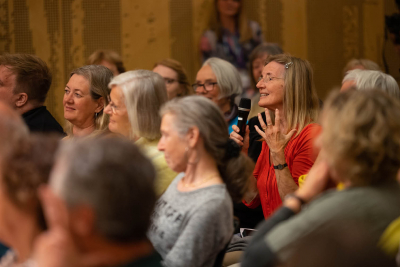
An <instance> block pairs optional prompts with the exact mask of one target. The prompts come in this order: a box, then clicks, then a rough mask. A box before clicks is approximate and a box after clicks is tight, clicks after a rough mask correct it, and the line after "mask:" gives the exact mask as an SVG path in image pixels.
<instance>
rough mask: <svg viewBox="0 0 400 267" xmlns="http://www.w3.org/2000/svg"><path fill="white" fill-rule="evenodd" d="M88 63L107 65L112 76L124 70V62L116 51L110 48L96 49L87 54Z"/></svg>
mask: <svg viewBox="0 0 400 267" xmlns="http://www.w3.org/2000/svg"><path fill="white" fill-rule="evenodd" d="M87 64H88V65H102V66H104V67H107V68H108V69H109V70H111V72H112V73H113V75H114V76H117V75H118V74H121V73H124V72H125V67H124V63H123V62H122V59H121V57H120V56H119V55H118V53H117V52H115V51H112V50H96V51H94V52H93V54H91V55H90V56H89V59H88V61H87Z"/></svg>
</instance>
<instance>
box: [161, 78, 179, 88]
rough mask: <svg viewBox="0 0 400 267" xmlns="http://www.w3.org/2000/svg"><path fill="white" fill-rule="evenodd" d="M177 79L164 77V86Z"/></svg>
mask: <svg viewBox="0 0 400 267" xmlns="http://www.w3.org/2000/svg"><path fill="white" fill-rule="evenodd" d="M177 81H178V80H175V79H170V78H164V82H165V86H170V85H171V84H173V83H174V82H177Z"/></svg>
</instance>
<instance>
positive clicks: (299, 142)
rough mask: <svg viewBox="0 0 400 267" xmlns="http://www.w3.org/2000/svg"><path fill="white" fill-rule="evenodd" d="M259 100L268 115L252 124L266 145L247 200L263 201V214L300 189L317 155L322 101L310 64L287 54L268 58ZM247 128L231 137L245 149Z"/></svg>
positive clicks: (252, 202)
mask: <svg viewBox="0 0 400 267" xmlns="http://www.w3.org/2000/svg"><path fill="white" fill-rule="evenodd" d="M257 88H258V89H259V91H260V101H259V102H258V105H259V106H261V107H264V108H265V111H266V112H265V115H266V120H265V121H264V119H263V118H262V116H261V114H258V120H259V123H260V124H259V125H260V126H261V127H258V126H254V128H255V130H256V131H257V132H258V134H259V135H260V136H261V140H260V141H263V142H262V150H261V154H260V156H259V158H258V160H257V165H256V167H255V169H254V173H253V174H254V177H255V179H252V180H251V182H250V190H249V191H248V192H247V194H246V195H245V197H244V200H243V203H244V204H246V205H247V206H248V207H250V208H255V207H257V206H258V205H259V204H260V203H261V205H262V208H263V212H264V216H265V218H267V217H269V216H270V215H271V214H272V213H273V212H274V211H275V210H276V209H277V208H278V207H279V206H280V205H281V204H282V200H283V199H284V197H285V196H286V195H288V194H290V193H292V192H294V191H295V190H296V189H297V188H298V182H297V180H298V178H299V176H301V175H303V174H305V173H308V170H309V169H310V168H311V167H312V165H313V164H314V160H315V153H314V150H313V139H314V137H315V136H316V135H317V134H318V132H319V128H320V126H319V125H317V124H316V123H315V121H316V119H317V116H318V112H319V100H318V96H317V93H316V90H315V87H314V83H313V72H312V68H311V66H310V64H309V63H308V62H307V61H305V60H302V59H299V58H296V57H292V56H289V55H284V54H281V55H276V56H271V57H269V58H268V59H267V61H266V63H265V67H264V69H263V71H262V74H261V77H260V79H259V82H258V84H257ZM249 131H250V130H249V129H247V132H246V135H245V137H244V138H242V137H241V136H240V135H239V134H238V132H239V129H238V128H237V127H234V132H232V133H231V138H232V139H234V140H235V141H236V142H237V143H238V144H240V145H241V146H242V151H243V152H245V153H246V154H247V151H248V148H249Z"/></svg>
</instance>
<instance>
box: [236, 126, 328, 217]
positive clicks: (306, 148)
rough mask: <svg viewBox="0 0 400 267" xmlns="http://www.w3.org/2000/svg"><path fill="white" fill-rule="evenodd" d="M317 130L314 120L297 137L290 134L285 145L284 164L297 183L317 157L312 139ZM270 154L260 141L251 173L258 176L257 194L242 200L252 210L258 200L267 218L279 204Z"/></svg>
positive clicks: (318, 127) (319, 127)
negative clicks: (258, 154)
mask: <svg viewBox="0 0 400 267" xmlns="http://www.w3.org/2000/svg"><path fill="white" fill-rule="evenodd" d="M320 129H321V126H320V125H318V124H316V123H312V124H309V125H307V126H306V127H304V129H303V130H302V131H301V133H300V134H299V135H298V136H296V137H295V135H293V136H292V138H291V139H290V141H289V142H288V144H287V146H286V148H285V159H286V163H287V165H288V168H289V171H290V173H291V174H292V177H293V180H294V181H295V183H296V184H297V185H298V179H299V177H300V176H301V175H304V174H307V173H308V171H309V170H310V168H311V167H312V165H313V164H314V161H315V158H316V155H315V150H314V138H315V137H316V136H317V135H318V134H319V133H320ZM269 156H270V153H269V147H268V146H267V143H266V142H265V141H263V144H262V150H261V153H260V156H259V157H258V160H257V164H256V167H255V168H254V172H253V175H254V177H255V178H256V179H257V188H258V193H259V194H258V196H257V197H256V198H255V199H253V200H252V201H251V202H250V203H246V202H245V201H244V200H243V203H244V204H245V205H246V206H248V207H249V208H252V209H254V208H256V207H257V206H258V205H260V203H261V205H262V209H263V212H264V217H265V218H266V219H267V218H268V217H269V216H270V215H271V214H272V213H273V212H274V211H275V210H276V209H277V208H278V207H279V206H280V205H281V204H282V200H281V197H280V196H279V192H278V187H277V184H276V177H275V169H274V166H273V165H270V159H269Z"/></svg>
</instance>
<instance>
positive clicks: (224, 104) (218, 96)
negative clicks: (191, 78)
mask: <svg viewBox="0 0 400 267" xmlns="http://www.w3.org/2000/svg"><path fill="white" fill-rule="evenodd" d="M192 86H193V90H194V91H195V93H196V94H197V95H202V96H205V97H207V98H208V99H210V100H211V101H213V102H214V103H216V104H217V106H218V107H219V109H220V110H221V111H222V113H223V114H224V117H225V120H226V121H227V123H228V132H229V133H231V132H232V125H237V123H238V107H237V105H236V104H235V97H236V96H238V95H240V94H241V93H242V85H241V82H240V77H239V73H238V71H237V70H236V69H235V67H234V66H233V65H232V64H230V63H229V62H228V61H225V60H222V59H219V58H210V59H208V60H207V61H206V62H204V64H203V66H202V67H201V69H200V70H199V71H198V72H197V76H196V83H195V84H193V85H192Z"/></svg>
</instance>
